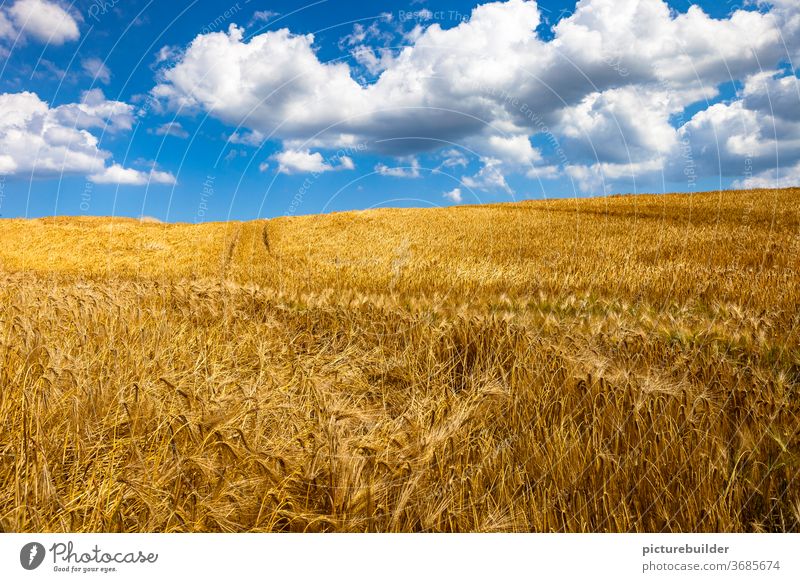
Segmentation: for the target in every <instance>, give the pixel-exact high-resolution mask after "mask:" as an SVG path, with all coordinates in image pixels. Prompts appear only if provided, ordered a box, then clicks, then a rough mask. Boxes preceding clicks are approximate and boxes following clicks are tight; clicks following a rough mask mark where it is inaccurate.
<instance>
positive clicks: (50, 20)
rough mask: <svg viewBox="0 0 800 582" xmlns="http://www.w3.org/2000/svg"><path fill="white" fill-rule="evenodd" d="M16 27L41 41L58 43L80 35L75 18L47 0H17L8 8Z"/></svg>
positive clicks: (74, 38) (75, 38)
mask: <svg viewBox="0 0 800 582" xmlns="http://www.w3.org/2000/svg"><path fill="white" fill-rule="evenodd" d="M8 12H9V15H10V16H11V18H12V19H13V20H14V24H16V26H17V28H19V29H20V30H21V31H22V32H23V33H25V34H27V35H30V36H33V37H34V38H36V39H37V40H39V41H41V42H46V43H48V44H55V45H60V44H64V43H65V42H67V41H70V40H77V39H78V38H79V37H80V31H79V30H78V23H77V21H76V20H75V18H74V17H73V16H72V15H71V14H70V13H69V12H67V11H66V10H65V9H64V8H62V7H61V6H60V5H58V4H56V3H55V2H48V1H47V0H17V1H16V2H15V3H14V4H13V5H12V6H11V8H9V9H8Z"/></svg>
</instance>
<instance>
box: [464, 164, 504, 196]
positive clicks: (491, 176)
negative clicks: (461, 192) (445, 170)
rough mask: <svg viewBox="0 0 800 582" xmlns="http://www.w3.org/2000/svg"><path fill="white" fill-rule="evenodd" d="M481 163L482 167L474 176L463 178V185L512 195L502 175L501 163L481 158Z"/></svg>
mask: <svg viewBox="0 0 800 582" xmlns="http://www.w3.org/2000/svg"><path fill="white" fill-rule="evenodd" d="M481 161H482V162H483V167H482V168H481V169H480V170H479V171H478V173H477V174H475V175H474V176H466V177H464V179H463V180H462V181H463V182H464V185H465V186H467V187H468V188H474V189H476V190H504V191H506V192H508V193H509V194H513V193H514V191H513V190H512V189H511V187H510V186H509V185H508V183H507V182H506V177H505V176H504V175H503V171H502V169H501V168H502V162H501V161H500V160H498V159H496V158H483V159H482V160H481Z"/></svg>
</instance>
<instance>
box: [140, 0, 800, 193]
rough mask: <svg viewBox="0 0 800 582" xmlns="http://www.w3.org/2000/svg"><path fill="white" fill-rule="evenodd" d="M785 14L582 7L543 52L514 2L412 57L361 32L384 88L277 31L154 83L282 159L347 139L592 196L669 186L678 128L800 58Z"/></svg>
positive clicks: (418, 43)
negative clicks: (544, 180) (644, 182)
mask: <svg viewBox="0 0 800 582" xmlns="http://www.w3.org/2000/svg"><path fill="white" fill-rule="evenodd" d="M776 4H777V5H776V6H775V7H773V8H772V9H771V10H763V11H753V10H736V11H734V12H733V13H732V14H731V15H730V16H729V17H728V18H711V17H710V16H708V15H707V14H705V13H704V12H703V11H702V10H701V9H700V8H698V7H696V6H692V7H691V8H689V9H688V10H687V11H686V12H683V13H679V12H676V11H673V10H671V9H670V7H669V6H668V5H667V4H666V3H665V2H663V1H662V0H581V1H580V2H579V3H578V4H577V6H576V9H575V12H574V14H572V15H571V16H569V17H567V18H565V19H562V20H561V21H560V22H559V23H558V25H557V26H556V27H555V28H554V38H553V39H552V40H549V41H545V40H542V39H540V38H539V37H538V35H537V33H536V30H535V29H536V27H537V26H538V24H539V23H540V14H539V10H538V7H537V5H536V3H535V2H533V1H525V0H508V1H507V2H493V3H487V4H483V5H480V6H478V7H476V8H475V9H474V10H473V11H472V13H471V17H470V19H469V20H468V21H466V22H461V23H459V24H458V25H457V26H452V27H450V28H448V29H446V30H445V29H442V28H441V26H440V25H439V24H438V23H435V22H434V23H432V24H429V23H428V22H424V23H422V24H423V26H418V27H417V28H415V32H414V34H413V35H411V36H407V37H406V38H407V40H408V41H409V42H411V44H410V45H409V46H406V47H404V48H402V49H401V50H399V51H393V52H386V53H384V52H381V49H380V42H379V41H378V43H377V44H378V47H376V46H375V43H372V45H371V46H367V45H365V44H364V43H365V42H366V40H367V39H368V38H372V37H374V38H376V39H378V38H380V35H382V34H383V31H382V30H381V29H380V27H377V26H375V27H373V26H369V27H365V26H356V27H354V29H353V32H352V33H351V34H350V35H348V36H347V37H345V38H344V39H343V40H342V46H343V47H344V48H345V49H347V50H353V51H355V52H354V53H353V56H354V57H355V59H356V61H357V63H359V66H360V67H364V68H366V69H367V71H368V72H370V73H371V74H373V75H378V77H377V79H376V80H374V82H371V83H363V84H361V83H359V82H358V81H357V80H356V79H357V78H358V70H359V68H358V67H355V68H351V67H350V66H349V65H348V64H346V63H344V62H338V61H337V62H329V63H325V62H321V61H320V60H319V58H318V56H317V53H316V51H315V49H314V36H313V35H310V34H306V35H298V34H293V33H292V32H290V31H289V30H288V29H280V30H275V31H270V32H266V33H264V34H260V35H256V36H254V37H252V38H249V39H247V40H246V39H245V38H244V34H243V31H242V29H240V28H238V27H236V26H232V27H231V28H230V29H229V31H228V32H227V33H223V32H217V33H211V34H205V35H200V36H197V37H196V38H195V39H194V40H193V41H192V42H191V44H190V45H189V46H188V47H186V49H185V50H184V51H182V53H181V54H180V55H179V57H178V58H177V59H176V60H175V63H174V65H171V66H169V67H166V68H165V69H164V70H163V71H162V72H161V75H160V78H159V79H160V80H159V83H158V84H157V86H156V87H155V88H154V89H153V95H154V96H156V97H157V98H158V99H160V100H162V101H163V102H164V103H165V104H167V105H168V106H169V107H172V108H174V109H177V108H179V107H180V108H183V110H184V111H187V110H192V109H195V110H202V111H206V112H208V113H209V114H210V115H212V116H214V117H216V118H218V119H220V120H222V121H223V122H226V123H228V124H231V125H235V126H240V127H243V128H246V129H247V130H249V131H252V132H254V133H253V135H257V136H260V137H261V138H263V139H272V140H279V141H282V142H283V143H284V147H285V148H287V151H294V150H295V149H297V148H295V147H294V145H293V144H298V143H305V144H314V146H313V147H325V148H336V147H340V146H341V145H342V144H343V143H344V140H345V136H346V139H347V140H350V141H351V142H352V141H356V142H358V143H364V144H368V145H369V147H370V149H371V150H373V151H374V152H376V153H386V154H391V155H395V156H399V157H402V156H410V155H419V154H422V153H425V152H428V151H432V150H436V149H440V148H443V147H451V144H465V143H468V144H469V147H470V148H471V149H472V150H473V151H475V152H476V153H477V155H479V156H480V157H482V158H483V159H484V166H483V168H482V169H481V170H480V171H479V172H478V173H477V174H475V175H474V176H471V177H467V178H466V180H469V181H470V182H471V183H473V184H475V185H476V186H475V187H477V188H483V189H501V190H505V191H507V192H510V191H511V189H510V187H509V186H508V184H507V182H506V178H505V176H506V174H508V173H509V172H521V173H528V174H530V175H531V176H544V177H553V176H556V175H558V172H559V169H561V168H566V167H567V166H569V167H573V168H582V169H573V170H571V174H570V175H573V174H574V175H575V176H576V179H577V180H579V181H580V182H581V183H585V184H586V185H587V186H590V185H592V184H595V185H596V183H597V176H598V175H600V176H602V177H604V178H608V179H610V180H615V179H622V180H624V179H627V177H628V172H630V171H634V172H635V171H641V172H645V173H650V174H653V173H657V172H659V171H665V170H664V168H665V167H667V170H666V171H670V168H669V167H668V166H669V164H668V163H667V162H668V160H669V158H670V157H671V156H674V155H675V152H676V150H677V148H680V146H681V141H682V140H684V139H685V137H686V135H687V132H686V131H684V132H683V133H682V132H680V131H677V130H676V129H675V128H674V127H673V125H672V123H671V119H673V118H674V116H676V115H680V114H682V112H683V111H684V109H685V108H686V107H687V106H689V105H691V104H693V103H698V102H699V103H702V102H703V101H704V100H705V99H712V98H715V96H716V93H717V86H718V85H719V84H720V83H723V82H727V81H730V80H731V79H737V80H743V79H748V78H751V76H752V75H756V74H758V73H759V72H760V71H761V70H762V68H772V67H775V66H777V64H778V63H779V62H780V61H781V60H785V59H786V58H787V56H789V55H795V54H800V7H799V6H798V5H797V3H796V2H789V1H788V0H779V2H777V3H776ZM784 41H785V42H786V43H787V45H784ZM787 48H788V52H787ZM752 79H753V80H752V81H750V84H749V85H746V87H745V91H744V95H743V100H744V102H745V103H744V105H743V107H744V109H748V108H751V109H752V108H756V109H758V110H759V111H760V113H759V115H760V116H761V118H763V111H762V109H763V108H761V107H760V106H758V107H757V106H756V105H755V103H756V101H757V100H758V99H759V96H762V97H763V95H764V92H765V91H766V89H765V88H764V87H763V85H764V80H763V79H762V80H761V81H760V83H761V85H762V86H761V87H758V86H757V85H758V83H757V82H756V79H755V78H752ZM767 81H768V82H769V79H767ZM792 82H793V81H789V82H782V83H781V84H780V86H777V85H776V86H774V87H773V88H772V89H771V90H773V91H778V92H780V91H783V93H781V95H783V97H785V103H784V102H783V101H781V102H780V103H779V104H778V105H779V108H780V111H781V115H783V116H784V117H786V116H788V118H787V119H788V120H797V119H798V115H799V114H798V110H797V109H793V108H792V96H791V90H792V87H791V84H792ZM748 87H751V88H752V92H750V93H748V91H750V89H749V88H748ZM726 106H729V104H726ZM751 109H748V110H751ZM701 112H702V111H701ZM715 113H719V112H715ZM775 115H778V112H777V111H776V112H775ZM695 117H697V116H695ZM702 121H703V120H702V118H696V119H693V120H690V122H694V123H695V126H697V127H692V128H691V129H692V134H693V135H696V136H697V135H699V134H700V133H702V131H703V127H701V126H702ZM760 121H762V122H763V121H764V119H761V120H760ZM784 126H785V127H788V126H786V124H784ZM759 127H761V128H762V131H761V134H760V137H757V138H752V137H751V138H750V139H751V141H752V140H753V139H755V140H757V141H755V142H754V143H753V145H754V146H758V147H761V146H764V145H768V143H769V140H768V139H767V138H766V134H765V133H764V132H763V127H765V126H764V125H763V124H762V125H760V126H759ZM787 131H788V130H787ZM731 132H732V133H731V135H730V136H729V137H728V141H727V142H726V144H725V148H726V151H728V152H730V154H731V155H732V156H741V155H742V154H741V153H737V152H741V151H744V150H745V149H747V148H748V147H749V145H750V144H748V143H747V137H746V135H744V134H742V135H739V136H738V137H734V133H735V132H733V130H732V129H731ZM788 133H791V131H788ZM537 134H548V136H549V137H551V138H552V142H553V144H554V146H556V148H557V149H561V150H563V156H562V157H561V159H557V158H558V156H556V155H554V154H552V153H550V154H547V155H544V154H543V153H542V152H539V151H538V150H537V149H536V148H534V147H533V145H532V143H531V140H530V138H531V137H532V136H535V135H537ZM707 137H710V136H709V135H707ZM731 138H733V139H732V140H731ZM783 139H784V138H783V137H778V138H777V141H782V140H783ZM789 139H791V138H789ZM737 140H739V142H740V143H737ZM773 141H776V140H773ZM448 144H450V145H448ZM713 144H714V142H713V141H710V142H706V143H705V144H704V145H703V146H702V147H706V151H707V148H708V147H709V146H710V145H713ZM306 147H308V146H306ZM789 149H791V148H789ZM787 151H788V150H787ZM306 153H307V152H306ZM307 157H312V158H313V157H314V155H313V154H308V156H307ZM320 157H321V154H320ZM455 159H458V158H455ZM320 163H321V162H320V160H316V159H314V160H305V165H306V166H314V165H317V166H319V164H320ZM301 165H302V164H301ZM286 167H287V168H289V166H286ZM384 168H385V170H391V168H388V167H386V166H384ZM698 168H699V169H701V170H702V171H704V172H706V174H707V175H709V173H710V175H713V173H714V172H718V171H719V167H718V166H717V167H716V168H715V167H713V166H712V165H707V164H702V163H700V164H698ZM611 176H618V178H611Z"/></svg>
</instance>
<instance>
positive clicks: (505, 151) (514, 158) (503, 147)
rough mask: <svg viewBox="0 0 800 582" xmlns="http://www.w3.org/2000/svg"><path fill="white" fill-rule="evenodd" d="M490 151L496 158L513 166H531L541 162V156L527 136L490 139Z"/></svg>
mask: <svg viewBox="0 0 800 582" xmlns="http://www.w3.org/2000/svg"><path fill="white" fill-rule="evenodd" d="M488 149H489V151H490V152H491V154H492V155H493V156H494V157H497V158H500V159H501V160H503V161H505V162H509V163H513V164H520V165H529V164H532V163H534V162H538V161H539V160H541V155H539V152H537V151H536V150H535V149H533V146H532V145H531V140H530V139H528V136H527V135H513V136H510V137H501V136H499V135H492V136H490V137H489V141H488Z"/></svg>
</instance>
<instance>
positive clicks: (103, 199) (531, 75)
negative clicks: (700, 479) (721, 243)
mask: <svg viewBox="0 0 800 582" xmlns="http://www.w3.org/2000/svg"><path fill="white" fill-rule="evenodd" d="M742 4H744V6H742ZM796 4H797V3H796V2H794V1H793V0H776V2H774V3H755V2H749V3H748V2H737V3H734V2H724V1H716V2H710V1H705V2H698V3H694V5H693V4H692V3H689V2H686V1H675V2H669V3H665V2H663V1H662V0H614V1H612V0H582V1H581V2H579V3H578V4H577V5H576V3H575V2H549V1H542V2H539V3H538V4H537V3H536V2H526V1H523V0H509V1H508V2H498V3H494V4H489V3H480V4H479V3H475V2H462V1H454V0H442V1H439V0H427V1H416V2H413V3H404V2H389V1H382V2H370V3H361V2H346V1H344V0H323V1H318V2H311V3H307V4H306V3H298V2H288V1H285V2H280V1H262V0H249V1H248V0H239V2H228V1H203V2H200V1H194V2H188V3H178V2H167V1H166V0H154V1H145V0H116V1H114V0H81V1H76V2H74V3H71V4H70V3H66V2H56V1H53V0H15V1H6V2H5V3H3V4H2V7H0V57H2V61H1V62H2V68H1V69H0V215H2V216H3V217H19V216H28V217H38V216H49V215H79V214H91V215H124V216H142V215H145V216H153V217H156V218H159V219H161V220H167V221H188V222H202V221H208V220H227V219H252V218H258V217H273V216H281V215H287V214H310V213H319V212H330V211H340V210H348V209H361V208H371V207H380V206H445V205H452V204H471V203H479V202H481V203H488V202H502V201H509V200H520V199H527V198H534V199H536V198H548V197H571V196H589V195H603V194H611V193H626V192H671V191H698V190H709V189H717V188H728V187H732V186H733V187H771V186H790V185H796V184H798V182H800V90H798V81H797V76H796V74H795V71H794V69H793V66H792V63H793V62H794V61H796V60H797V57H798V55H800V7H798V6H796ZM312 35H313V36H312Z"/></svg>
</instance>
